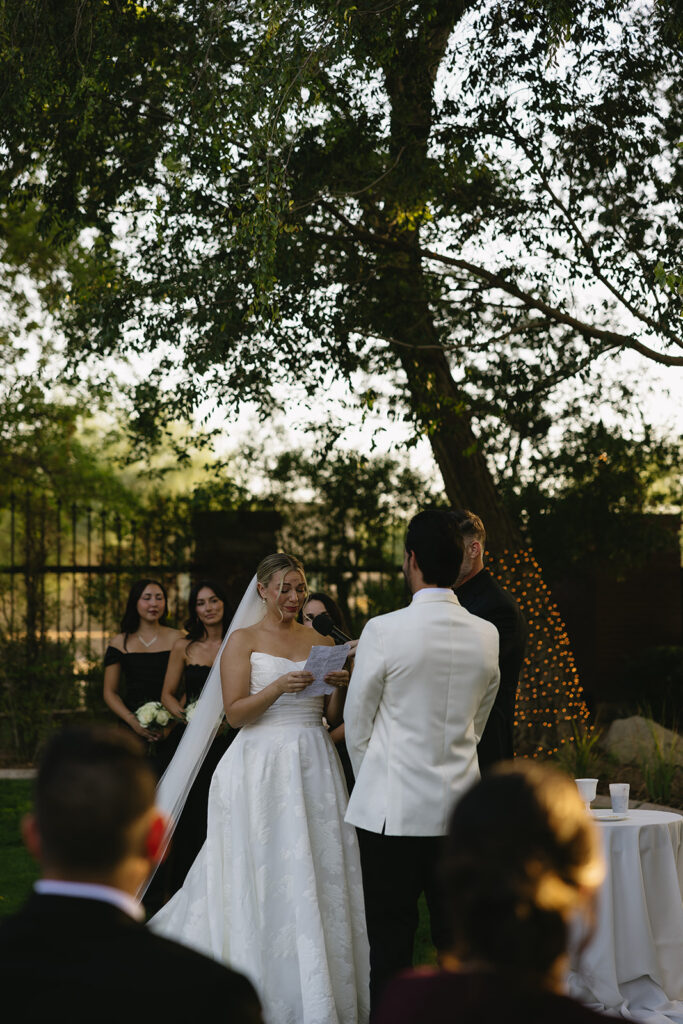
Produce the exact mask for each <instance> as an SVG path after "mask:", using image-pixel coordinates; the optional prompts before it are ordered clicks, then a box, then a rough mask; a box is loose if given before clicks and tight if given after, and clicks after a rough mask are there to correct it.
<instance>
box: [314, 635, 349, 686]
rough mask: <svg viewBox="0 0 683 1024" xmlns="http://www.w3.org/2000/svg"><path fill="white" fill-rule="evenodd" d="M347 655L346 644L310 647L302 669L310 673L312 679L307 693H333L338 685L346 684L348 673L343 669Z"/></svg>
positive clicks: (347, 647) (347, 648)
mask: <svg viewBox="0 0 683 1024" xmlns="http://www.w3.org/2000/svg"><path fill="white" fill-rule="evenodd" d="M348 656H349V645H348V644H337V645H336V646H334V647H333V646H329V647H328V646H326V645H324V644H319V645H315V646H313V647H311V652H310V654H309V655H308V660H307V661H306V664H305V665H304V671H305V672H310V673H312V675H313V677H314V679H313V682H312V683H311V686H310V689H308V690H307V695H308V696H313V695H314V694H321V693H322V694H328V693H334V691H335V690H336V689H338V688H339V687H340V686H346V685H347V684H348V681H349V675H348V672H345V671H343V669H344V665H345V664H346V659H347V658H348Z"/></svg>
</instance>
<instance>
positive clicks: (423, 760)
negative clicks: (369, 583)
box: [344, 587, 500, 836]
mask: <svg viewBox="0 0 683 1024" xmlns="http://www.w3.org/2000/svg"><path fill="white" fill-rule="evenodd" d="M499 680H500V675H499V671H498V632H497V630H496V628H495V626H493V625H492V624H491V623H490V622H486V621H485V620H484V619H480V618H478V617H477V616H476V615H471V614H470V612H468V611H466V610H465V609H464V608H463V607H462V606H461V605H460V603H459V601H458V599H457V597H456V596H455V595H454V594H453V592H452V591H450V590H442V589H434V588H429V587H428V588H425V589H423V590H419V591H418V592H417V593H416V594H415V595H414V597H413V601H412V603H411V604H410V605H409V606H408V607H407V608H401V609H400V610H399V611H395V612H391V613H390V614H388V615H379V616H377V618H374V619H370V621H369V622H368V624H367V625H366V627H365V629H364V630H363V632H362V634H361V638H360V641H359V643H358V648H357V651H356V660H355V665H354V669H353V674H352V676H351V682H350V684H349V690H348V695H347V698H346V706H345V710H344V721H345V723H346V745H347V747H348V751H349V754H350V757H351V764H352V765H353V770H354V773H355V776H356V784H355V786H354V789H353V792H352V794H351V799H350V801H349V807H348V811H347V814H346V820H347V821H348V822H350V823H351V824H352V825H356V826H358V827H359V828H363V829H366V830H367V831H369V832H382V830H384V832H385V834H386V835H390V836H438V835H445V834H446V832H447V831H448V818H449V815H450V811H451V808H452V807H453V804H454V803H455V800H456V799H457V797H459V796H460V795H461V794H462V793H463V792H464V791H465V790H466V789H469V787H470V786H471V785H472V784H473V783H474V782H476V781H477V779H478V778H479V766H478V763H477V742H478V740H479V738H480V736H481V734H482V732H483V730H484V726H485V725H486V719H487V718H488V715H489V711H490V710H491V707H492V706H493V701H494V699H495V696H496V692H497V690H498V683H499Z"/></svg>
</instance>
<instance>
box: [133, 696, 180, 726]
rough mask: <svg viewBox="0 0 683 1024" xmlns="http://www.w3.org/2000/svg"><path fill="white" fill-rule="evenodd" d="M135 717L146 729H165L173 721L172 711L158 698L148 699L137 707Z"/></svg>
mask: <svg viewBox="0 0 683 1024" xmlns="http://www.w3.org/2000/svg"><path fill="white" fill-rule="evenodd" d="M135 717H136V718H137V720H138V722H139V723H140V725H141V726H142V727H143V728H144V729H154V728H155V727H159V728H161V729H163V728H164V726H166V725H168V723H169V722H170V721H171V713H170V711H167V710H166V708H165V707H164V705H163V704H161V703H160V702H159V701H158V700H148V701H147V703H146V704H143V705H142V707H139V708H138V709H137V711H136V712H135Z"/></svg>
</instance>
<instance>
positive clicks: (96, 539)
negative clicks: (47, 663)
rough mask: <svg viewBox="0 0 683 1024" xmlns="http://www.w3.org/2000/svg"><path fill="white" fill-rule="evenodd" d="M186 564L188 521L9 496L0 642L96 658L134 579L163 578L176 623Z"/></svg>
mask: <svg viewBox="0 0 683 1024" xmlns="http://www.w3.org/2000/svg"><path fill="white" fill-rule="evenodd" d="M191 566H192V541H191V528H190V523H188V522H178V521H177V519H176V521H175V522H174V523H165V522H164V521H163V520H161V519H159V517H158V516H152V515H150V514H147V515H145V516H141V517H131V518H128V519H126V518H124V517H123V516H121V514H120V513H118V512H111V511H109V510H107V509H106V508H104V507H102V506H99V507H98V506H97V505H95V504H92V505H79V504H76V503H75V502H74V503H71V504H68V505H65V504H63V503H62V502H61V501H59V500H54V501H53V500H51V499H50V497H49V496H47V495H45V494H40V495H35V494H31V493H25V494H23V495H21V496H20V495H12V496H11V498H10V502H9V506H8V507H7V508H6V509H4V510H2V511H0V638H5V639H7V640H12V641H16V640H19V639H24V640H26V641H27V642H28V643H31V644H35V643H38V644H45V643H46V642H53V643H62V642H65V641H70V642H71V643H72V644H75V646H76V649H77V651H79V652H80V653H82V654H85V653H86V652H91V651H99V653H100V654H101V652H102V650H103V645H104V644H105V643H106V639H107V637H108V636H111V634H112V633H115V632H118V626H117V623H118V621H119V619H120V617H121V612H122V604H123V603H125V598H126V595H127V591H128V587H129V584H130V582H131V581H132V580H133V579H135V578H137V577H139V576H141V575H154V576H156V577H158V578H160V579H162V580H163V582H164V583H165V584H167V585H168V587H169V597H170V608H169V614H170V615H171V617H172V618H176V617H177V616H178V613H179V606H180V602H181V600H182V597H183V579H184V577H186V576H187V574H188V573H189V572H190V571H191Z"/></svg>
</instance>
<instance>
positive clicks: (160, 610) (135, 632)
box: [103, 579, 180, 775]
mask: <svg viewBox="0 0 683 1024" xmlns="http://www.w3.org/2000/svg"><path fill="white" fill-rule="evenodd" d="M166 608H167V597H166V591H165V589H164V587H163V585H162V584H161V583H158V582H157V580H150V579H142V580H137V582H136V583H134V584H133V586H132V587H131V588H130V593H129V594H128V603H127V604H126V610H125V612H124V613H123V618H122V619H121V632H120V633H119V634H118V635H117V636H115V637H114V638H113V640H111V641H110V643H109V646H108V647H107V650H106V651H105V654H104V690H103V695H104V701H105V703H106V704H107V706H108V707H109V708H110V709H111V710H112V711H113V712H114V714H115V715H117V716H118V717H119V718H120V719H121V721H122V722H125V724H126V725H127V726H128V727H129V728H130V729H132V730H133V732H135V733H137V735H138V736H140V737H141V738H142V739H143V740H145V742H146V743H147V744H148V751H149V753H150V755H151V756H152V757H153V758H154V761H155V766H156V770H157V773H158V774H159V775H161V774H162V773H163V771H164V769H165V768H166V765H167V763H168V761H169V760H170V758H171V756H172V754H173V749H172V748H173V747H174V746H175V744H171V743H170V742H169V740H168V736H169V734H170V732H171V729H172V725H171V726H168V727H166V728H165V729H161V730H160V729H158V728H157V729H152V728H149V729H148V728H144V727H143V726H142V725H140V723H139V722H138V720H137V718H136V716H135V712H136V711H137V709H138V708H140V707H141V706H142V705H143V704H146V703H147V702H148V701H160V700H161V688H162V686H163V683H164V676H165V674H166V669H167V667H168V659H169V655H170V653H171V648H172V647H173V644H174V643H175V641H176V640H177V638H178V637H179V636H180V631H179V630H177V629H171V628H170V627H169V626H166V625H165V624H164V618H165V615H166Z"/></svg>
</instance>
